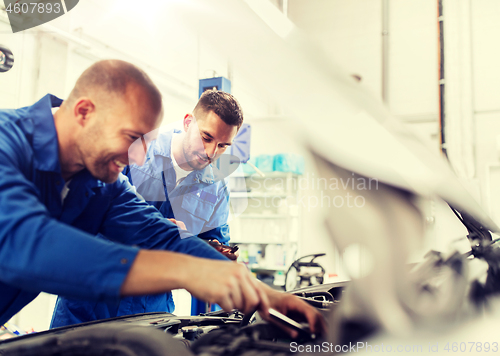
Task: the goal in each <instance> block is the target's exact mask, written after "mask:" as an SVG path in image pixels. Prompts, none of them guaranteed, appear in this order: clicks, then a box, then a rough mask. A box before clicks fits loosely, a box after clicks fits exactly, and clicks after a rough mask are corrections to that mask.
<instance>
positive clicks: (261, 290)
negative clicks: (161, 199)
mask: <svg viewBox="0 0 500 356" xmlns="http://www.w3.org/2000/svg"><path fill="white" fill-rule="evenodd" d="M57 108H59V109H57ZM161 119H162V103H161V95H160V92H159V91H158V89H157V88H156V86H155V85H154V84H153V83H152V82H151V80H150V79H149V77H148V76H147V75H146V74H145V73H144V72H143V71H142V70H140V69H138V68H137V67H135V66H133V65H132V64H129V63H126V62H123V61H118V60H109V61H101V62H98V63H96V64H94V65H92V66H91V67H90V68H88V69H87V70H86V71H85V72H84V73H83V74H82V76H81V77H80V78H79V79H78V81H77V83H76V85H75V88H74V89H73V91H72V93H71V94H70V96H69V97H68V99H67V100H65V101H62V100H60V99H58V98H56V97H54V96H51V95H47V96H45V97H44V98H42V99H41V100H40V101H39V102H37V103H36V104H34V105H33V106H29V107H25V108H21V109H17V110H0V210H1V213H0V271H1V273H0V290H1V293H0V324H3V323H4V322H6V321H7V320H8V319H9V318H10V317H12V316H13V315H14V314H15V313H17V312H18V311H19V310H20V309H21V308H22V307H24V306H25V305H26V304H28V303H29V302H30V301H31V300H33V299H34V298H35V297H36V296H37V295H38V293H40V292H41V291H45V292H48V293H53V294H59V295H65V296H68V297H73V298H80V299H87V300H97V301H98V300H105V301H108V302H110V303H111V304H112V303H116V301H117V300H118V298H119V297H121V296H132V295H145V294H155V293H165V292H167V291H169V290H172V289H176V288H185V289H186V290H188V291H189V292H191V294H193V295H195V296H196V297H198V298H201V299H204V300H206V301H208V302H212V303H217V304H219V305H221V307H222V308H224V309H226V310H230V309H233V308H238V309H240V310H242V311H243V312H248V311H250V310H252V309H253V308H255V307H257V306H258V307H259V309H260V310H261V313H262V314H263V315H264V316H265V317H267V316H268V312H267V310H268V307H269V306H274V307H275V308H277V309H279V310H280V311H282V312H284V313H286V312H287V311H298V312H300V313H302V314H303V315H305V317H306V318H307V320H308V321H309V322H310V323H311V325H312V328H313V329H315V328H318V327H319V326H320V325H321V323H322V319H321V317H320V316H319V314H318V313H317V311H316V310H314V309H313V308H311V307H309V306H308V305H307V304H306V303H304V302H303V301H301V300H299V299H297V298H295V297H293V296H290V295H286V294H283V293H278V292H275V291H272V290H271V289H270V288H268V287H266V286H265V285H263V284H262V283H259V282H258V281H256V280H255V279H254V278H252V277H251V275H250V273H249V272H248V271H247V270H246V268H245V267H244V266H241V265H239V264H236V263H232V262H228V261H213V260H209V259H206V258H199V257H195V256H200V255H201V254H204V255H205V256H204V257H210V258H213V259H221V258H225V257H223V256H222V255H221V254H219V253H218V252H216V251H215V250H214V249H213V248H211V247H210V246H208V245H207V244H206V243H204V242H203V241H201V240H199V239H197V238H196V237H188V238H184V239H183V238H180V236H179V234H182V230H181V231H180V232H179V230H178V229H177V227H176V225H175V224H173V223H172V222H170V221H168V220H167V219H165V218H163V217H162V216H161V214H160V213H159V212H157V211H156V210H155V209H154V208H152V207H151V206H149V205H148V204H147V203H145V202H144V201H142V200H140V199H139V198H138V197H137V196H136V194H135V192H134V190H133V188H132V186H131V185H130V183H129V182H128V180H127V179H126V177H124V176H123V175H122V174H120V172H121V171H122V170H123V167H124V166H125V165H126V164H127V163H129V160H130V161H132V162H135V163H136V164H138V165H141V164H142V163H143V161H144V157H145V147H144V146H145V145H147V142H141V141H143V140H142V139H143V138H144V137H146V138H147V137H148V136H147V134H148V133H149V132H151V131H153V130H154V129H155V128H157V127H158V126H159V125H160V122H161ZM138 138H141V140H137V139H138ZM146 248H147V249H146ZM166 250H170V251H166ZM172 251H180V252H183V253H176V252H172ZM186 254H191V255H192V256H188V255H186ZM221 270H224V274H223V275H222V274H220V273H219V272H220V271H221ZM85 312H87V311H85Z"/></svg>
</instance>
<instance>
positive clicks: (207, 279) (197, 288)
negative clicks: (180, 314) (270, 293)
mask: <svg viewBox="0 0 500 356" xmlns="http://www.w3.org/2000/svg"><path fill="white" fill-rule="evenodd" d="M186 272H188V271H186ZM187 275H188V276H189V279H188V280H187V281H186V283H185V286H184V288H185V289H187V290H188V291H189V292H190V293H191V294H192V295H194V296H195V297H196V298H198V299H202V300H205V301H207V302H209V303H217V304H219V305H220V306H221V308H222V309H224V310H226V311H230V310H232V309H239V310H240V311H242V312H243V313H249V312H253V311H255V309H257V308H259V309H263V310H266V312H267V310H268V309H269V299H268V297H267V294H266V292H265V289H264V288H263V283H260V282H259V281H257V279H255V278H254V277H253V276H252V275H251V273H250V272H249V271H248V269H247V268H246V266H245V265H243V264H240V263H229V262H227V261H213V260H205V259H199V263H198V264H197V265H196V266H195V270H193V271H192V272H190V273H189V274H187Z"/></svg>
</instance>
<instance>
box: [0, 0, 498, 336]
mask: <svg viewBox="0 0 500 356" xmlns="http://www.w3.org/2000/svg"><path fill="white" fill-rule="evenodd" d="M213 3H216V2H213ZM213 3H212V2H211V1H189V0H186V1H180V0H164V1H159V0H158V1H154V0H150V1H133V0H81V1H79V3H78V5H77V6H76V7H75V8H74V9H72V10H71V11H70V12H68V13H67V14H66V15H64V16H62V17H59V18H57V19H55V20H53V21H51V22H48V23H47V24H44V25H40V26H38V27H34V28H32V29H29V30H25V31H22V32H18V33H14V34H13V33H12V30H11V28H10V25H9V19H8V17H7V14H6V12H5V6H4V4H3V1H2V0H0V45H3V46H6V47H8V48H9V49H10V50H11V51H12V52H13V54H14V56H15V64H14V67H13V68H12V69H11V70H10V71H8V72H6V73H1V74H0V108H2V109H3V108H18V107H22V106H26V105H31V104H32V103H34V102H35V101H37V100H38V99H39V98H41V97H42V96H43V95H45V94H46V93H52V94H54V95H56V96H59V97H61V98H65V97H66V96H67V95H68V94H69V92H70V91H71V89H72V87H73V85H74V83H75V81H76V79H77V78H78V76H79V75H80V74H81V73H82V71H83V70H84V69H86V68H87V67H88V66H90V65H91V64H92V63H94V62H95V61H98V60H100V59H106V58H119V59H123V60H127V61H130V62H132V63H135V64H136V65H138V66H139V67H141V68H142V69H144V70H145V71H146V72H147V73H148V74H149V75H150V76H151V78H152V79H153V81H154V82H155V83H156V84H157V85H158V87H159V89H160V90H161V92H162V94H163V100H164V107H165V117H164V123H163V125H171V124H173V123H175V122H177V121H178V120H181V119H182V118H183V117H184V115H185V114H186V113H188V112H190V111H191V110H192V109H193V107H194V105H195V104H196V102H197V99H198V94H199V80H200V79H205V78H212V77H224V78H227V79H228V80H229V81H230V82H231V93H232V94H233V95H234V96H235V97H236V98H237V99H238V100H239V102H240V104H241V106H242V107H243V111H244V115H245V123H247V124H250V125H251V145H250V157H251V161H250V162H252V163H253V164H255V165H256V166H257V167H259V168H261V170H262V171H263V172H264V174H265V176H264V177H262V176H260V175H258V174H256V173H255V171H254V170H253V168H252V167H249V166H247V165H242V166H241V167H240V169H239V170H238V171H237V173H236V174H234V175H233V176H232V177H231V184H232V187H233V192H232V193H231V202H232V206H233V209H234V210H238V211H239V212H240V214H237V216H234V217H233V219H232V220H231V242H232V243H236V244H238V245H239V246H240V251H241V257H240V259H241V260H242V261H243V262H245V263H247V264H249V267H250V268H252V270H253V272H254V273H256V275H258V276H259V277H260V278H261V279H263V280H266V281H268V282H269V283H272V284H273V285H276V286H277V287H280V286H283V284H284V280H285V275H286V272H287V271H288V268H289V267H290V265H291V263H292V262H293V261H294V260H295V259H297V258H299V257H301V256H304V255H309V254H316V253H325V254H326V256H325V257H320V258H319V259H318V260H317V262H319V263H320V264H321V265H322V266H323V267H324V268H325V271H326V273H325V282H327V281H337V280H345V279H348V278H349V276H348V275H347V274H346V264H347V265H348V266H347V267H348V269H349V271H351V272H352V271H356V270H357V269H358V270H361V269H362V268H363V263H365V261H364V259H363V258H362V251H359V250H354V251H353V250H350V251H338V250H337V249H336V248H335V246H334V245H333V243H332V242H331V241H330V238H329V237H328V234H327V233H326V230H325V227H324V222H323V218H322V217H323V215H322V210H324V209H325V208H326V209H333V208H335V207H334V206H333V205H332V203H331V202H330V201H326V200H325V199H323V195H322V189H333V188H332V187H330V188H328V187H327V188H325V187H326V186H325V185H324V184H325V183H324V182H322V181H321V180H320V178H319V176H318V174H317V171H316V169H315V167H314V163H313V161H312V158H311V157H310V155H309V153H308V151H307V150H306V149H305V148H304V145H302V144H301V142H302V139H303V137H302V136H303V131H302V129H301V125H303V124H304V123H303V122H302V123H299V122H297V120H295V112H294V110H293V107H291V106H288V105H287V104H286V100H283V97H284V96H286V95H288V93H287V92H285V91H284V90H283V87H290V88H293V87H294V86H298V87H300V86H302V89H303V90H311V91H314V90H316V89H317V88H307V87H306V88H304V87H303V86H304V85H308V83H302V82H301V81H300V80H301V79H300V78H301V74H302V73H301V64H300V63H301V62H300V59H299V58H296V57H294V56H289V55H288V54H287V53H281V54H280V56H278V57H277V56H276V52H275V51H266V50H253V49H259V48H260V47H259V45H260V43H251V41H252V37H251V35H252V34H253V31H255V34H256V37H255V41H261V39H262V38H267V37H266V36H269V38H271V39H272V41H276V43H278V42H277V41H284V39H283V38H284V37H286V34H283V33H281V32H280V31H281V29H279V28H272V26H271V27H270V26H269V24H270V23H271V24H279V23H281V22H283V23H284V24H285V25H286V24H290V23H291V24H292V25H293V26H295V27H296V29H297V30H298V31H300V32H301V34H302V35H303V36H304V37H303V38H305V39H307V43H308V44H309V45H311V48H314V51H318V52H317V53H321V61H320V64H318V65H319V66H326V67H328V68H323V67H321V68H320V69H321V70H324V71H325V73H326V72H328V70H329V66H331V68H333V69H334V71H335V73H342V75H343V78H345V80H347V81H350V82H352V85H355V86H359V87H360V88H361V90H362V91H364V92H365V93H367V94H368V95H369V96H371V97H373V98H376V100H378V101H380V102H383V103H384V105H385V106H386V108H387V110H388V111H389V112H390V113H391V114H392V115H393V116H394V117H395V118H396V119H397V120H398V121H399V122H400V123H401V124H402V125H404V126H406V128H407V129H408V130H410V131H412V132H414V133H416V134H418V135H420V136H421V137H422V139H423V140H424V141H425V142H426V145H427V147H428V149H429V150H430V151H432V152H433V153H434V154H436V155H442V154H443V153H442V151H443V149H444V150H445V151H446V152H447V155H448V158H449V160H450V164H451V166H452V168H453V170H454V171H455V172H456V174H457V175H458V176H459V178H460V179H461V180H462V181H463V182H464V184H465V185H466V186H467V187H468V189H469V190H470V192H471V193H472V195H473V196H474V197H475V198H476V200H477V201H478V202H479V203H480V204H481V205H482V206H483V208H484V209H485V210H486V211H487V212H488V213H489V214H490V215H491V216H492V218H493V220H494V221H495V222H496V223H497V224H498V223H500V98H499V93H500V66H499V65H498V63H500V42H499V41H498V38H500V23H499V22H498V14H500V2H498V1H496V0H443V1H439V0H405V1H402V0H348V1H347V0H262V1H252V0H248V1H243V0H233V3H234V6H235V8H234V9H231V8H228V9H227V12H224V11H221V7H220V6H221V4H219V6H216V5H213ZM255 6H258V7H259V9H260V10H257V9H256V7H255ZM236 10H237V12H236ZM245 14H248V16H249V18H250V17H251V20H252V21H251V22H250V21H249V22H248V25H249V26H251V27H249V28H250V29H251V31H250V32H251V33H249V34H248V36H245V37H243V38H241V42H240V41H238V40H234V39H233V38H231V34H232V33H231V28H230V27H226V26H227V24H228V23H231V22H238V21H240V19H241V18H242V17H241V16H243V17H244V16H246V15H245ZM205 15H206V17H205V18H206V21H204V20H202V19H203V18H204V16H205ZM269 16H271V18H272V16H278V18H277V20H270V21H271V22H269V20H266V19H268V18H269ZM211 21H214V22H212V23H211ZM266 21H267V22H266ZM252 26H253V27H252ZM225 28H226V29H227V32H226V31H225ZM285 31H286V29H285ZM272 41H271V40H270V42H269V43H266V45H268V46H269V45H270V44H272V43H274V42H272ZM233 45H234V46H233ZM242 48H247V49H249V51H248V53H244V55H243V54H242V51H241V49H242ZM262 48H264V49H265V48H266V47H265V46H264V47H262ZM274 49H276V48H274ZM314 51H313V52H312V55H313V57H314V53H316V52H314ZM306 54H307V53H305V55H306ZM309 55H311V53H309ZM262 63H269V65H261V64H262ZM309 69H310V68H308V70H309ZM277 71H280V74H279V75H277V74H276V72H277ZM283 73H285V74H283ZM262 78H266V79H265V80H263V79H262ZM273 81H279V83H277V82H273ZM274 84H276V85H274ZM291 94H293V93H291ZM291 97H293V96H291ZM310 105H315V103H314V102H311V103H310ZM335 110H336V107H335V105H332V106H330V107H329V106H325V107H321V108H319V107H317V106H315V107H314V110H311V117H310V118H308V120H309V121H308V123H307V125H310V126H312V127H314V126H315V125H318V120H317V118H318V113H324V115H325V116H326V115H336V111H335ZM318 129H321V127H318ZM353 135H354V136H355V135H356V134H355V133H354V134H353ZM329 184H330V182H328V185H329ZM241 200H244V202H241ZM344 203H345V204H347V201H345V202H344ZM354 203H355V202H354V201H353V202H352V204H354ZM422 204H423V205H422V211H424V213H425V214H424V215H425V216H424V217H423V218H424V220H425V224H426V228H427V233H426V237H425V240H424V241H422V246H421V249H420V250H418V251H415V253H414V255H415V256H414V259H415V260H418V258H419V257H421V256H422V255H423V253H424V252H425V251H428V250H430V249H436V250H445V249H446V248H447V246H448V245H449V242H450V241H453V240H455V239H457V238H461V237H462V238H463V237H464V236H465V229H464V228H463V227H462V226H461V225H460V223H459V222H458V221H457V220H456V219H455V217H454V216H453V214H452V213H451V211H449V210H447V208H446V206H444V205H443V204H442V203H440V202H438V201H436V200H433V199H428V200H427V201H425V202H423V203H422ZM463 241H465V243H466V240H463ZM360 255H361V256H360ZM0 273H1V271H0ZM182 293H183V292H182V291H178V292H176V301H177V303H176V304H177V309H176V313H178V314H179V315H184V314H189V305H184V303H183V302H181V301H182V300H188V298H186V297H185V295H183V294H182ZM54 302H55V296H52V295H48V294H42V295H41V296H40V297H39V298H37V299H36V300H35V301H34V302H33V303H32V304H30V305H29V306H27V307H26V308H25V309H24V310H23V311H21V312H20V313H19V314H18V315H16V316H15V317H14V319H13V322H14V323H16V324H17V325H19V326H20V327H22V328H23V329H25V330H30V329H34V330H36V331H40V330H44V329H46V328H48V325H49V321H50V317H51V315H52V308H53V304H54Z"/></svg>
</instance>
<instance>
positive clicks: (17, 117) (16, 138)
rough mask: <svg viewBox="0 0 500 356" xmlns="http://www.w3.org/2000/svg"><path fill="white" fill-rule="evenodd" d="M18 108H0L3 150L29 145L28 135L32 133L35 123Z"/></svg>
mask: <svg viewBox="0 0 500 356" xmlns="http://www.w3.org/2000/svg"><path fill="white" fill-rule="evenodd" d="M20 111H21V112H22V109H18V110H10V109H9V110H0V148H1V149H2V150H3V151H6V150H8V151H18V150H19V149H20V148H22V147H26V146H28V145H29V142H28V138H27V135H28V136H29V135H30V133H31V134H32V132H30V131H32V129H33V125H32V123H30V121H29V120H26V118H25V117H24V116H23V115H21V114H20Z"/></svg>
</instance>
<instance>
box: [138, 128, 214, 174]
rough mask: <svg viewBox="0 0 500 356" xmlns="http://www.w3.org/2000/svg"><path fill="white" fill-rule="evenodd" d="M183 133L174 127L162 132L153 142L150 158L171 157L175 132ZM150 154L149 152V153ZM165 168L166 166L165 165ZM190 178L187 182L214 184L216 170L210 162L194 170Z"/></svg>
mask: <svg viewBox="0 0 500 356" xmlns="http://www.w3.org/2000/svg"><path fill="white" fill-rule="evenodd" d="M178 133H181V131H180V130H178V129H174V130H171V131H168V132H165V133H160V134H159V135H158V138H157V139H156V141H154V143H152V144H151V148H152V150H151V153H152V155H151V156H150V157H148V159H151V158H154V156H157V155H159V156H162V157H167V158H169V159H170V157H171V156H170V155H171V149H170V148H171V146H172V137H173V135H174V134H178ZM148 156H149V154H148ZM164 168H165V167H164ZM188 177H189V179H188V178H186V180H187V181H186V183H188V182H190V183H192V182H191V179H192V180H193V181H194V182H204V183H207V184H212V183H213V182H214V172H213V168H212V165H211V164H209V165H208V166H206V167H205V168H203V169H201V170H197V171H193V172H191V173H189V175H188ZM191 177H192V178H191Z"/></svg>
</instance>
